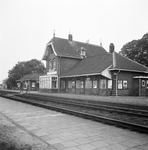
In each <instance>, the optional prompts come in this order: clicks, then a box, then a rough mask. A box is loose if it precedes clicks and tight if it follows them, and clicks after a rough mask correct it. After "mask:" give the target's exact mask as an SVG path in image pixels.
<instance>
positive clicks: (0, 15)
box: [0, 0, 148, 83]
mask: <svg viewBox="0 0 148 150" xmlns="http://www.w3.org/2000/svg"><path fill="white" fill-rule="evenodd" d="M147 8H148V0H0V70H1V71H0V83H1V81H2V80H3V79H5V78H7V76H8V71H9V70H11V69H12V68H13V66H15V64H16V63H18V61H27V60H31V59H38V60H41V59H42V56H43V54H44V50H45V45H46V43H47V42H48V41H49V40H50V39H51V38H52V37H53V30H54V29H55V36H57V37H61V38H67V37H68V34H69V32H70V33H72V34H73V39H74V40H76V41H81V42H86V41H87V40H89V43H91V44H96V45H99V44H100V39H101V41H102V45H103V47H104V48H105V49H106V50H107V51H108V47H109V44H110V43H111V42H112V43H114V45H115V50H116V51H117V52H119V51H120V49H121V48H122V46H123V45H124V44H126V43H127V42H130V41H132V40H133V39H140V38H141V37H142V36H143V35H144V34H145V33H147V32H148V9H147Z"/></svg>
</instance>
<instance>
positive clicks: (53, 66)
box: [52, 58, 56, 70]
mask: <svg viewBox="0 0 148 150" xmlns="http://www.w3.org/2000/svg"><path fill="white" fill-rule="evenodd" d="M52 69H53V70H55V69H56V59H55V58H54V59H53V61H52Z"/></svg>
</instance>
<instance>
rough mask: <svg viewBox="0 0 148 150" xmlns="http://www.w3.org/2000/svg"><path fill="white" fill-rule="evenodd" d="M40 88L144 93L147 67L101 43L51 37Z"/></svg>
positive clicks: (103, 92) (77, 91)
mask: <svg viewBox="0 0 148 150" xmlns="http://www.w3.org/2000/svg"><path fill="white" fill-rule="evenodd" d="M43 60H45V61H46V72H47V74H46V75H44V76H40V78H39V90H40V92H60V93H73V94H89V95H137V96H138V95H139V96H142V95H146V93H147V89H148V68H147V67H145V66H143V65H141V64H139V63H137V62H135V61H133V60H130V59H128V58H126V57H123V56H121V55H120V54H118V53H116V52H115V50H114V45H113V44H112V43H111V44H110V46H109V52H107V51H106V50H105V49H104V48H103V47H102V46H98V45H92V44H89V43H82V42H78V41H74V40H73V37H72V35H71V34H69V35H68V39H63V38H58V37H53V38H52V39H51V40H50V41H49V42H48V43H47V45H46V48H45V52H44V55H43Z"/></svg>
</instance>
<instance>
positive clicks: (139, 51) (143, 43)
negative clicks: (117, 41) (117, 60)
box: [119, 33, 148, 67]
mask: <svg viewBox="0 0 148 150" xmlns="http://www.w3.org/2000/svg"><path fill="white" fill-rule="evenodd" d="M119 53H120V54H121V55H123V56H125V57H128V58H130V59H132V60H135V61H137V62H138V63H140V64H142V65H145V66H147V67H148V33H146V34H145V35H144V36H143V37H142V38H141V39H139V40H133V41H131V42H128V43H126V44H125V45H124V46H123V47H122V48H121V51H120V52H119Z"/></svg>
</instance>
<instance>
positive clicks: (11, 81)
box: [7, 59, 45, 89]
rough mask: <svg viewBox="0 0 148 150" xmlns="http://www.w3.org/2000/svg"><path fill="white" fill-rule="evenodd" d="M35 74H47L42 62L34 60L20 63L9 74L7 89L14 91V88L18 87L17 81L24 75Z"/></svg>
mask: <svg viewBox="0 0 148 150" xmlns="http://www.w3.org/2000/svg"><path fill="white" fill-rule="evenodd" d="M33 73H40V74H44V73H45V67H44V64H43V63H42V62H41V61H39V60H37V59H32V60H30V61H22V62H18V63H17V64H16V65H15V66H14V67H13V68H12V69H11V70H9V72H8V79H7V87H8V88H9V89H12V87H16V86H17V84H16V80H18V79H20V78H21V77H23V76H24V75H27V74H33Z"/></svg>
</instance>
